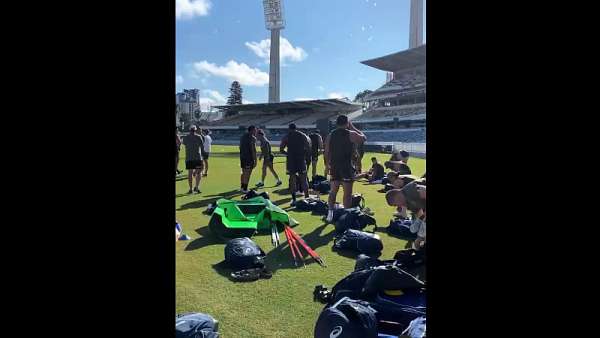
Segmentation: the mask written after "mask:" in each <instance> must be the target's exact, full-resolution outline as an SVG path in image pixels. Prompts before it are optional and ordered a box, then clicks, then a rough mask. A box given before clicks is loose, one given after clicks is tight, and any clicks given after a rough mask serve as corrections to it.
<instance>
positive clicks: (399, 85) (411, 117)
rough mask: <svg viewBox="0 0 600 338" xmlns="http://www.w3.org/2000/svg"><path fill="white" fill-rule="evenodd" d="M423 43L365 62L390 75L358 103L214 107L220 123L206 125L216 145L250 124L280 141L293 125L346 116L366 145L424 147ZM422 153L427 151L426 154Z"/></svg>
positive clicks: (231, 139)
mask: <svg viewBox="0 0 600 338" xmlns="http://www.w3.org/2000/svg"><path fill="white" fill-rule="evenodd" d="M425 50H426V47H425V45H420V46H418V47H415V48H410V49H408V50H404V51H401V52H397V53H393V54H390V55H386V56H382V57H378V58H374V59H370V60H366V61H362V62H361V63H363V64H365V65H367V66H370V67H373V68H376V69H378V70H383V71H385V72H389V73H391V74H392V76H391V77H390V79H389V81H387V82H386V83H385V84H384V85H382V86H381V87H380V88H378V89H376V90H375V91H374V92H372V93H370V94H369V95H367V97H366V98H365V99H364V102H365V103H364V104H363V105H360V104H357V103H353V102H350V101H348V100H347V99H321V100H306V101H288V102H277V103H257V104H241V105H222V106H215V107H213V108H216V109H218V110H219V112H220V113H221V114H222V116H225V117H223V118H222V119H218V120H215V121H210V122H208V121H206V122H204V123H203V124H202V125H200V126H199V127H200V128H203V129H210V130H211V131H212V133H213V138H214V139H215V141H216V142H217V143H223V144H235V143H236V142H238V141H239V138H240V136H241V134H242V133H243V132H244V131H245V129H246V127H247V126H249V125H255V126H257V127H259V128H261V129H265V130H266V132H267V135H268V137H269V139H270V140H272V141H274V142H278V141H280V140H281V138H282V137H283V136H284V135H285V134H286V133H287V128H288V125H289V124H290V123H295V124H296V125H297V127H298V129H300V130H304V131H310V130H315V129H317V124H318V121H323V120H328V121H333V120H334V119H335V117H336V116H337V115H338V114H346V115H348V117H349V118H350V119H351V120H352V121H353V123H354V124H355V125H356V126H357V127H358V128H360V129H361V130H362V131H363V132H365V134H366V135H367V144H369V143H371V144H377V145H378V146H381V145H385V146H387V145H390V144H398V143H402V144H403V147H406V146H405V144H415V145H416V146H418V147H419V149H424V148H425V141H426V118H427V115H426V114H427V110H426V87H427V86H426V83H427V81H426V68H425V56H426V55H425ZM423 152H424V151H423Z"/></svg>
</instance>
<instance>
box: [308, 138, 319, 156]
mask: <svg viewBox="0 0 600 338" xmlns="http://www.w3.org/2000/svg"><path fill="white" fill-rule="evenodd" d="M308 137H310V142H311V150H312V154H313V155H317V154H319V140H321V135H319V134H317V133H312V134H310V135H308Z"/></svg>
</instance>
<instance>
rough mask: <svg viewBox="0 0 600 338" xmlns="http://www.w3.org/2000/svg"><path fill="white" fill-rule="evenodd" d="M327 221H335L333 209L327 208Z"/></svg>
mask: <svg viewBox="0 0 600 338" xmlns="http://www.w3.org/2000/svg"><path fill="white" fill-rule="evenodd" d="M325 222H327V223H331V222H333V210H331V209H329V210H327V217H325Z"/></svg>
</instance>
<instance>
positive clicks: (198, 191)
mask: <svg viewBox="0 0 600 338" xmlns="http://www.w3.org/2000/svg"><path fill="white" fill-rule="evenodd" d="M194 192H196V193H198V194H199V193H201V192H202V191H200V189H198V188H194Z"/></svg>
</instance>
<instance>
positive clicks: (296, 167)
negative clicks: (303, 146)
mask: <svg viewBox="0 0 600 338" xmlns="http://www.w3.org/2000/svg"><path fill="white" fill-rule="evenodd" d="M286 169H287V174H288V175H295V174H306V159H305V158H304V157H290V156H289V155H288V158H287V164H286Z"/></svg>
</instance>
